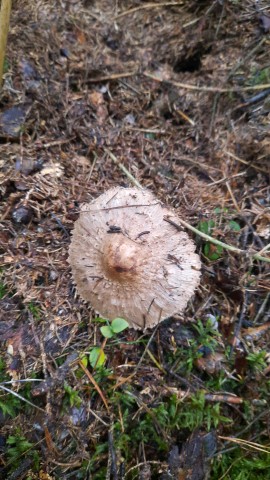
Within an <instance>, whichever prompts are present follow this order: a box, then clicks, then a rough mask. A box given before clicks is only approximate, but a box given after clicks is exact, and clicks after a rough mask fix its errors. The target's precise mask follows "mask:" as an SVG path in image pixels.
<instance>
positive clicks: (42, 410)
mask: <svg viewBox="0 0 270 480" xmlns="http://www.w3.org/2000/svg"><path fill="white" fill-rule="evenodd" d="M0 389H1V390H4V391H5V392H8V393H11V394H12V395H14V397H17V398H19V399H20V400H22V401H23V402H25V403H28V405H31V407H34V408H36V409H37V410H39V411H40V412H43V413H46V410H44V409H43V408H40V407H38V406H37V405H35V404H34V403H32V402H30V401H29V400H27V399H26V398H24V397H22V396H21V395H20V394H19V393H16V392H14V391H13V390H10V388H7V387H4V386H3V385H0Z"/></svg>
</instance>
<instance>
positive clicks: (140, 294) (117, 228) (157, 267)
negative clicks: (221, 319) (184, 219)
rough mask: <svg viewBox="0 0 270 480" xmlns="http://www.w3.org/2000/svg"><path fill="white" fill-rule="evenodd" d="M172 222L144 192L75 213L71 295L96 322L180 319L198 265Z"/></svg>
mask: <svg viewBox="0 0 270 480" xmlns="http://www.w3.org/2000/svg"><path fill="white" fill-rule="evenodd" d="M166 216H169V217H170V220H172V221H173V222H175V223H177V216H176V215H175V214H174V213H173V212H172V211H171V210H169V209H168V208H166V207H164V205H163V204H162V203H161V202H160V201H159V200H158V199H157V198H156V197H155V196H154V194H153V193H151V192H150V191H149V190H138V189H137V188H121V187H115V188H112V189H110V190H108V191H107V192H105V193H104V194H102V195H101V196H100V197H98V198H97V199H96V200H94V201H93V202H91V203H89V204H84V205H83V206H82V208H81V213H80V217H79V219H78V220H77V221H76V222H75V227H74V230H73V235H72V241H71V245H70V250H69V262H70V265H71V268H72V272H73V277H74V280H75V283H76V284H77V289H78V292H79V294H80V295H81V296H82V298H83V299H84V300H86V301H89V302H90V303H91V305H92V306H93V307H94V309H95V310H96V311H98V312H99V314H100V315H102V317H104V318H106V319H108V320H112V319H114V318H116V317H122V318H125V319H126V320H127V321H128V322H129V324H130V326H131V327H133V328H136V329H143V330H144V329H146V328H149V327H153V326H155V325H156V324H157V323H158V322H160V321H162V320H165V319H166V318H168V317H170V316H172V315H174V314H176V313H181V312H183V310H184V309H185V307H186V305H187V302H188V300H189V299H190V297H191V296H192V295H193V293H194V290H195V288H196V287H197V286H198V284H199V280H200V266H201V264H200V259H199V256H198V255H197V254H196V253H195V252H194V251H195V245H194V243H193V241H192V240H191V239H190V238H189V237H188V235H187V234H186V233H185V232H184V231H182V230H180V229H177V228H175V226H173V224H172V223H168V222H167V221H165V219H164V218H165V217H166Z"/></svg>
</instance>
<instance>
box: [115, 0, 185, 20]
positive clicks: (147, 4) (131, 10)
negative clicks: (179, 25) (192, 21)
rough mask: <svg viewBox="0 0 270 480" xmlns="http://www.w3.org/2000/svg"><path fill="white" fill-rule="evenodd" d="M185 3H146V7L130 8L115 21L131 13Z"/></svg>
mask: <svg viewBox="0 0 270 480" xmlns="http://www.w3.org/2000/svg"><path fill="white" fill-rule="evenodd" d="M183 4H184V2H161V3H146V4H145V5H140V6H139V7H134V8H130V9H129V10H126V11H125V12H122V13H120V14H119V15H116V17H114V18H113V20H118V19H119V18H122V17H125V16H126V15H130V14H131V13H135V12H138V11H139V10H145V9H146V8H151V9H152V8H160V7H173V6H180V5H181V6H182V5H183Z"/></svg>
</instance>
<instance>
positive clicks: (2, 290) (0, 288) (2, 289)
mask: <svg viewBox="0 0 270 480" xmlns="http://www.w3.org/2000/svg"><path fill="white" fill-rule="evenodd" d="M6 294H7V288H6V286H5V284H4V282H2V281H1V280H0V300H1V299H2V298H4V296H5V295H6Z"/></svg>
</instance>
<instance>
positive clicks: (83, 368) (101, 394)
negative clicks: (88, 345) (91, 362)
mask: <svg viewBox="0 0 270 480" xmlns="http://www.w3.org/2000/svg"><path fill="white" fill-rule="evenodd" d="M79 365H80V367H81V368H82V370H83V371H84V373H85V375H86V376H87V377H88V378H89V380H90V382H91V383H92V384H93V385H94V387H95V389H96V391H97V392H98V393H99V396H100V398H101V399H102V401H103V403H104V405H105V407H106V409H107V412H108V413H110V409H109V405H108V402H107V400H106V398H105V397H104V394H103V393H102V391H101V389H100V387H99V386H98V384H97V382H96V380H95V379H94V377H93V376H92V375H91V373H90V372H89V370H87V368H85V366H84V364H83V363H82V361H81V360H79Z"/></svg>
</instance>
